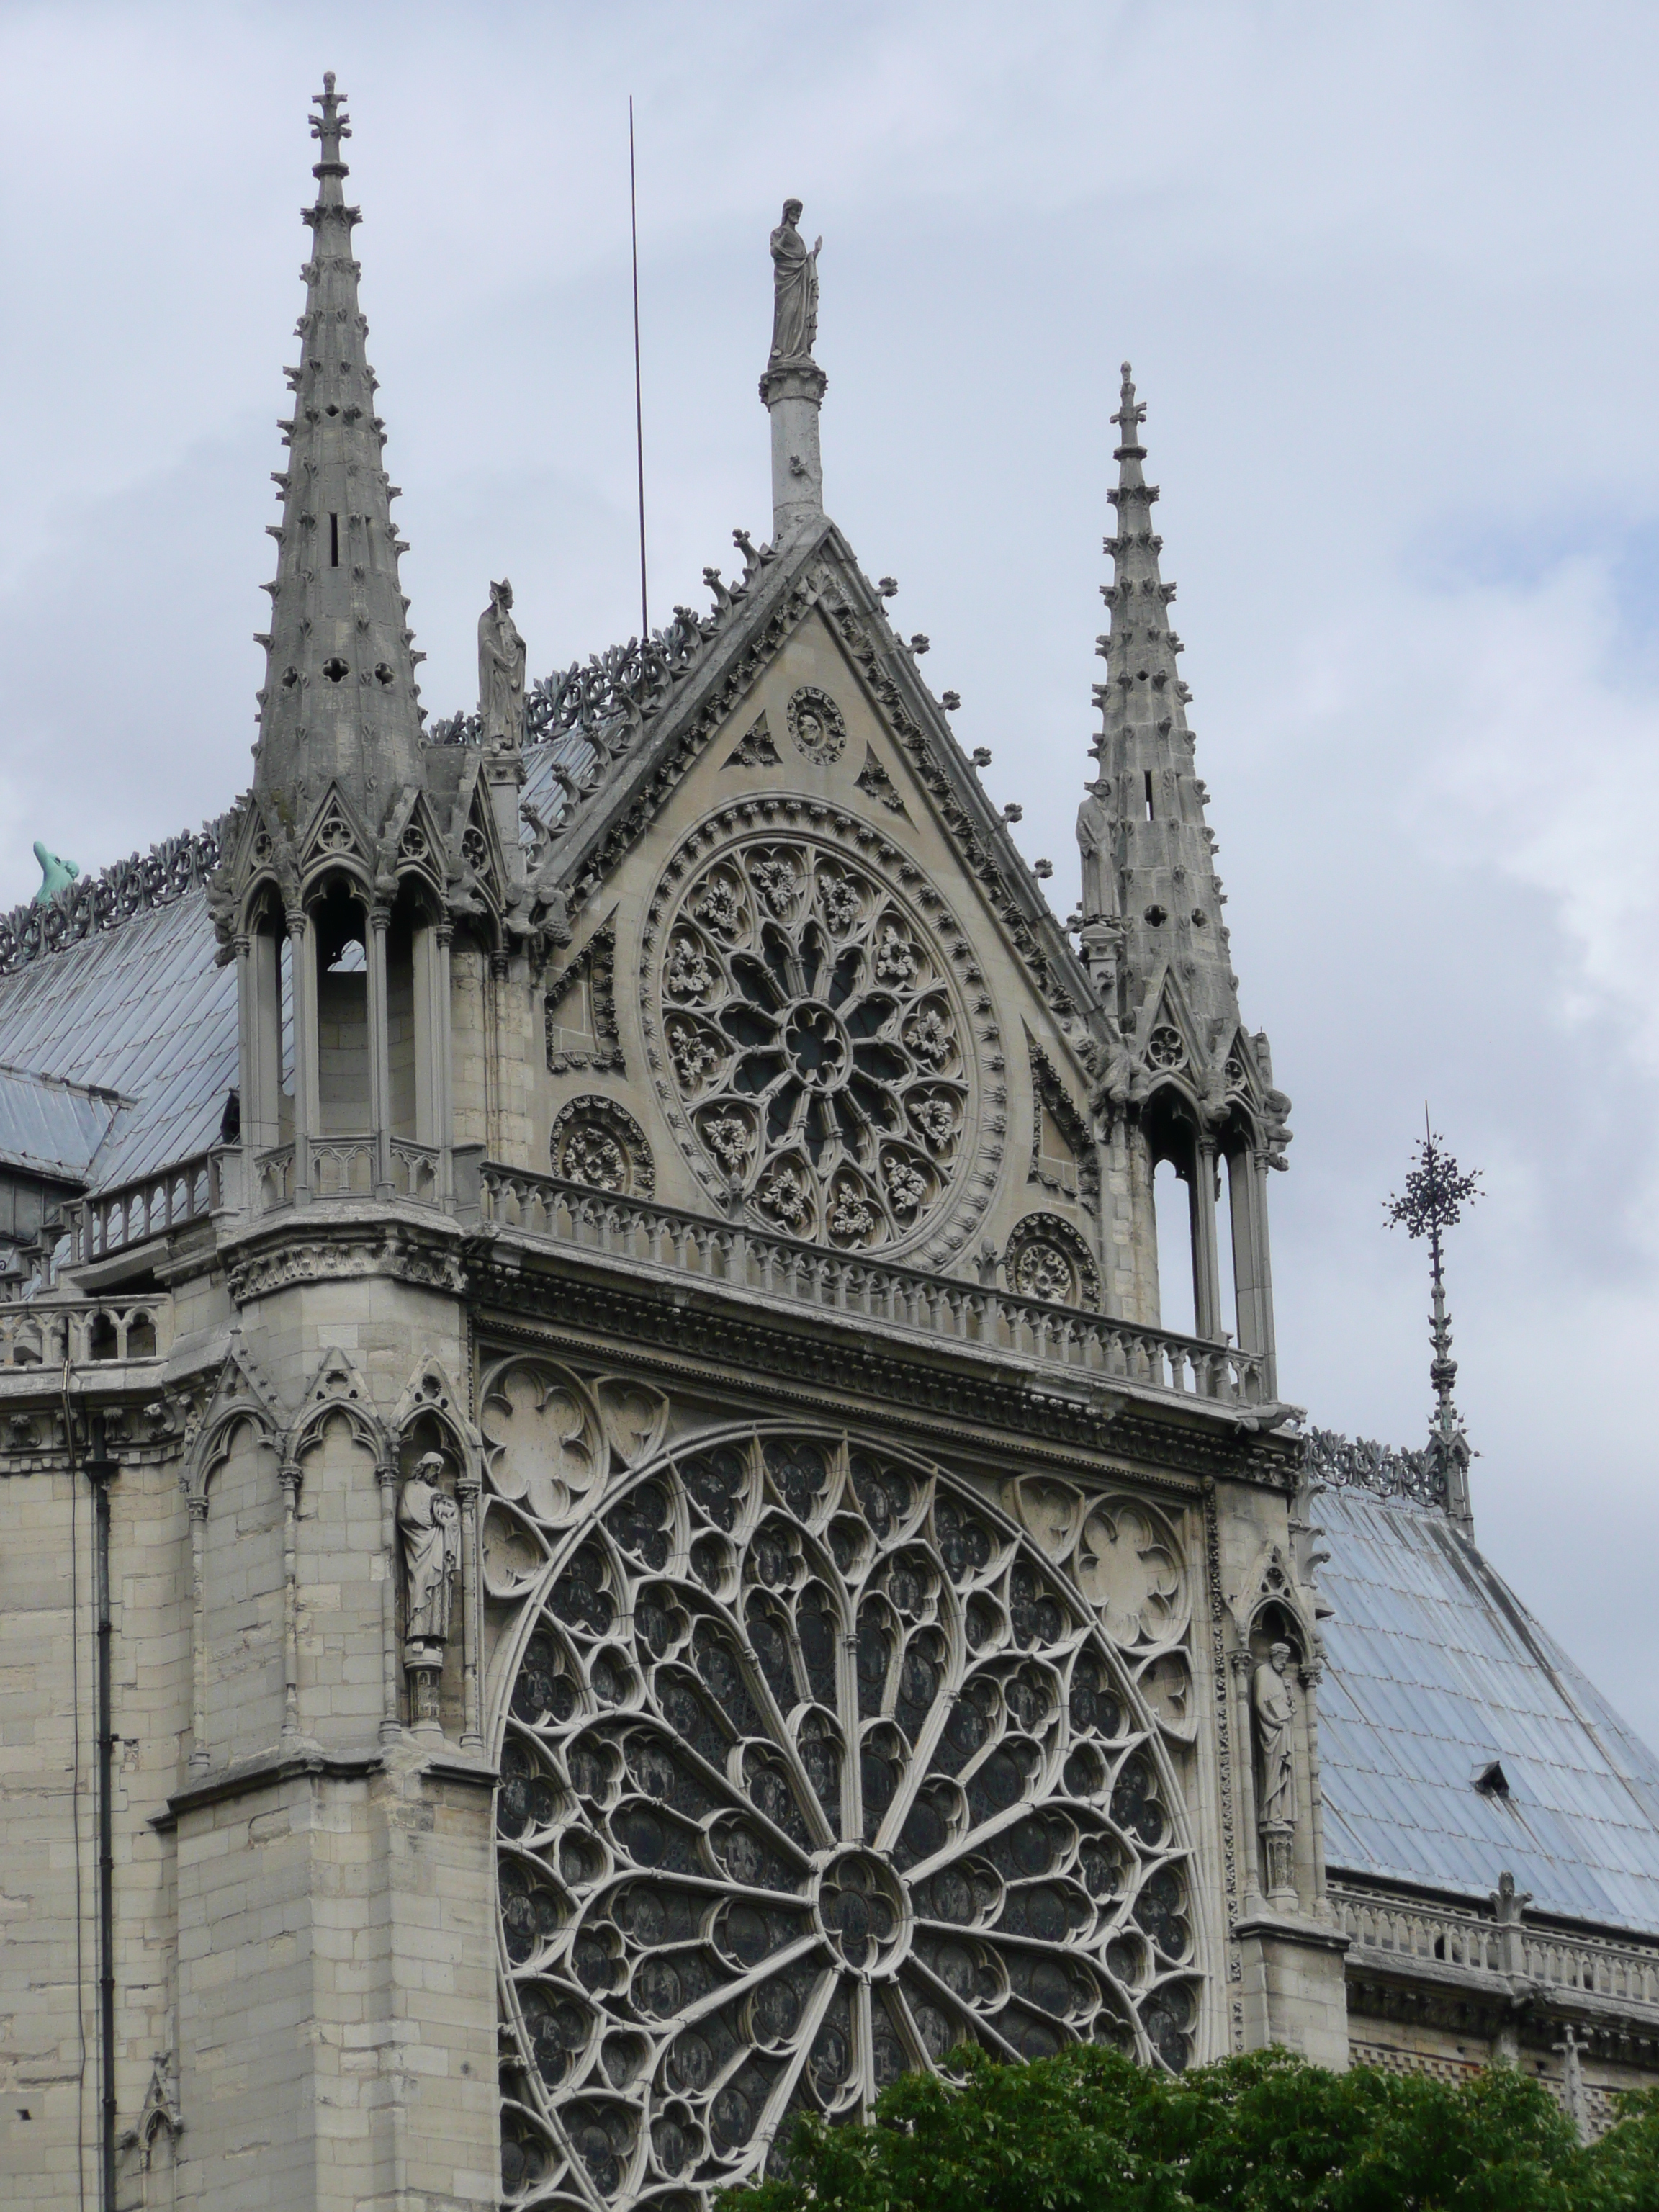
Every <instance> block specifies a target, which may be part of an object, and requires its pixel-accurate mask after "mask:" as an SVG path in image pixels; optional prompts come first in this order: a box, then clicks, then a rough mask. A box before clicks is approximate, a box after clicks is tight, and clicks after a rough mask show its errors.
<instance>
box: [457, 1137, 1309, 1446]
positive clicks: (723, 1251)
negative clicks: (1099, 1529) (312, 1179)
mask: <svg viewBox="0 0 1659 2212" xmlns="http://www.w3.org/2000/svg"><path fill="white" fill-rule="evenodd" d="M478 1182H479V1191H478V1211H479V1215H480V1218H481V1219H483V1221H485V1222H489V1223H494V1224H495V1225H497V1226H498V1227H501V1228H504V1229H514V1230H518V1231H521V1232H522V1233H524V1234H526V1235H527V1236H530V1237H536V1238H538V1239H544V1240H545V1241H546V1242H547V1243H550V1244H554V1245H557V1246H560V1247H562V1248H563V1249H574V1250H577V1251H580V1252H581V1253H583V1254H584V1255H591V1256H593V1257H596V1258H600V1259H615V1260H618V1261H624V1262H626V1263H627V1264H628V1265H629V1267H630V1268H631V1269H635V1270H637V1269H641V1268H642V1269H648V1270H650V1271H653V1272H655V1273H661V1274H664V1275H667V1276H671V1277H674V1278H676V1279H690V1280H691V1281H694V1282H695V1281H702V1282H706V1283H710V1284H720V1285H730V1286H733V1287H736V1288H738V1289H742V1290H745V1291H752V1292H755V1293H757V1294H758V1295H759V1296H761V1297H764V1298H766V1299H767V1300H769V1301H771V1302H774V1303H777V1304H786V1305H791V1306H805V1307H811V1308H813V1309H815V1310H819V1311H828V1312H832V1313H836V1314H842V1315H845V1316H848V1317H851V1318H856V1319H858V1320H860V1321H869V1322H878V1323H880V1324H881V1325H882V1326H883V1328H885V1329H894V1330H898V1331H902V1332H904V1333H906V1334H912V1333H913V1334H916V1335H918V1336H921V1337H926V1338H928V1339H930V1340H933V1341H935V1342H937V1341H939V1340H944V1341H945V1342H948V1343H954V1344H960V1345H964V1346H975V1347H977V1348H980V1349H984V1350H991V1351H998V1352H1012V1353H1016V1354H1018V1355H1021V1356H1024V1357H1025V1358H1032V1359H1036V1360H1039V1361H1042V1363H1043V1364H1052V1365H1054V1366H1058V1367H1061V1368H1064V1369H1066V1370H1068V1371H1069V1372H1070V1373H1072V1374H1073V1375H1076V1376H1079V1377H1087V1378H1088V1379H1090V1380H1091V1381H1097V1382H1099V1383H1103V1384H1105V1385H1112V1384H1122V1385H1126V1386H1127V1387H1129V1388H1132V1389H1148V1390H1159V1391H1164V1392H1168V1393H1170V1394H1172V1395H1177V1396H1182V1397H1188V1398H1197V1399H1200V1400H1204V1401H1209V1402H1212V1403H1217V1404H1220V1405H1225V1406H1237V1407H1248V1406H1255V1405H1260V1404H1261V1403H1262V1402H1263V1401H1264V1400H1265V1399H1266V1398H1267V1390H1266V1387H1265V1383H1264V1377H1263V1362H1262V1361H1261V1358H1259V1357H1258V1356H1257V1355H1255V1354H1254V1353H1251V1352H1241V1351H1239V1350H1238V1349H1237V1347H1236V1346H1232V1345H1224V1344H1210V1343H1206V1342H1204V1341H1202V1340H1199V1339H1197V1338H1194V1337H1184V1336H1176V1335H1173V1334H1170V1333H1169V1332H1168V1331H1166V1330H1164V1329H1155V1328H1137V1327H1134V1326H1133V1325H1132V1324H1131V1323H1129V1322H1120V1321H1112V1320H1109V1319H1107V1318H1106V1317H1105V1316H1103V1315H1100V1314H1093V1313H1085V1312H1082V1311H1080V1310H1078V1309H1076V1308H1073V1307H1070V1306H1057V1305H1048V1304H1044V1303H1043V1302H1042V1301H1041V1300H1040V1299H1036V1298H1023V1297H1016V1296H1014V1295H1012V1293H1011V1292H1008V1291H1002V1290H999V1289H997V1288H996V1287H995V1286H994V1285H987V1284H976V1283H963V1282H959V1281H955V1280H952V1279H951V1278H949V1277H947V1276H943V1275H931V1274H926V1273H922V1272H921V1271H920V1270H919V1269H916V1268H912V1267H898V1266H895V1265H894V1264H893V1263H892V1262H890V1261H881V1260H879V1259H876V1258H866V1257H864V1256H862V1255H858V1254H848V1253H841V1252H834V1251H827V1250H825V1249H823V1247H822V1246H819V1245H815V1244H804V1243H796V1242H795V1241H794V1240H793V1238H790V1237H777V1236H773V1235H770V1234H769V1233H767V1232H764V1231H758V1230H755V1229H751V1228H748V1227H746V1226H744V1225H739V1224H736V1223H732V1222H720V1221H709V1220H705V1219H702V1218H700V1217H698V1216H697V1215H696V1214H691V1213H682V1212H678V1211H677V1210H676V1209H675V1208H673V1207H671V1206H656V1205H652V1204H648V1203H646V1202H644V1201H642V1200H638V1199H629V1198H616V1197H612V1196H611V1195H610V1194H608V1193H605V1192H603V1191H597V1190H592V1189H589V1188H586V1187H585V1186H583V1185H581V1184H578V1183H567V1182H560V1181H558V1180H557V1179H556V1177H554V1176H541V1175H531V1174H528V1173H526V1172H524V1171H522V1170H519V1169H516V1168H506V1167H501V1166H500V1165H498V1164H495V1163H494V1162H491V1161H484V1162H483V1163H481V1164H480V1166H479V1170H478Z"/></svg>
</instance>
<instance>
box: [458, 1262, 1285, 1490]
mask: <svg viewBox="0 0 1659 2212" xmlns="http://www.w3.org/2000/svg"><path fill="white" fill-rule="evenodd" d="M514 1256H515V1257H516V1256H517V1255H514ZM469 1260H470V1267H471V1304H472V1306H473V1308H474V1311H475V1314H476V1315H477V1320H478V1325H479V1328H480V1329H481V1330H482V1331H486V1332H488V1333H489V1334H492V1335H495V1334H507V1335H510V1336H513V1337H514V1338H515V1339H516V1338H518V1337H519V1336H520V1334H521V1333H522V1334H524V1335H525V1336H526V1337H527V1339H528V1340H531V1341H534V1342H538V1343H542V1344H557V1345H559V1346H561V1347H562V1348H563V1349H565V1350H567V1351H568V1352H573V1353H576V1354H579V1355H581V1356H586V1357H587V1358H596V1357H597V1358H603V1359H605V1360H606V1361H608V1362H610V1363H611V1364H615V1363H616V1362H617V1359H618V1358H626V1359H627V1360H628V1361H629V1363H630V1364H641V1365H648V1366H650V1367H651V1368H652V1369H653V1370H655V1371H658V1372H664V1371H671V1372H672V1374H673V1375H674V1376H675V1377H676V1379H678V1380H680V1381H681V1383H682V1387H684V1382H685V1381H686V1380H688V1379H689V1380H690V1381H691V1382H692V1383H697V1384H700V1385H701V1386H702V1388H704V1389H706V1388H708V1385H709V1383H711V1382H717V1383H719V1384H720V1386H721V1387H723V1388H726V1389H731V1390H732V1391H734V1392H737V1393H738V1394H740V1395H744V1396H746V1397H747V1398H749V1399H750V1401H755V1400H761V1401H765V1400H770V1401H773V1402H780V1403H785V1404H787V1405H789V1406H792V1407H803V1406H806V1405H812V1406H814V1407H820V1408H821V1409H822V1410H824V1411H827V1412H829V1413H831V1414H832V1415H833V1414H834V1413H836V1410H837V1409H839V1410H840V1411H842V1413H844V1412H845V1409H846V1407H847V1402H848V1398H849V1397H851V1396H856V1397H858V1398H860V1399H862V1400H863V1401H865V1402H866V1404H867V1405H869V1406H871V1407H873V1408H875V1409H878V1411H879V1413H880V1414H881V1416H882V1418H884V1419H887V1420H889V1421H892V1422H894V1423H895V1425H896V1426H897V1427H899V1428H900V1429H902V1430H908V1431H911V1432H913V1433H920V1434H921V1435H923V1436H927V1437H939V1436H941V1435H943V1434H944V1433H945V1432H946V1431H950V1432H951V1434H952V1436H953V1437H954V1438H955V1439H956V1440H957V1441H959V1442H966V1441H969V1439H970V1438H971V1437H973V1436H974V1435H975V1432H980V1431H986V1430H990V1431H1001V1432H1002V1433H1003V1434H1004V1435H1005V1436H1006V1437H1009V1438H1010V1439H1012V1440H1015V1441H1016V1442H1018V1443H1026V1444H1029V1443H1030V1442H1031V1441H1033V1440H1036V1439H1040V1440H1041V1441H1042V1443H1044V1444H1045V1445H1048V1446H1050V1447H1059V1448H1060V1449H1061V1450H1062V1451H1063V1452H1065V1451H1069V1452H1071V1453H1075V1454H1078V1455H1081V1456H1080V1457H1079V1460H1078V1462H1077V1463H1078V1464H1079V1465H1080V1466H1082V1467H1085V1468H1090V1469H1095V1470H1098V1468H1099V1466H1100V1457H1099V1455H1103V1454H1105V1455H1109V1458H1110V1462H1111V1463H1112V1467H1113V1468H1114V1469H1115V1470H1116V1471H1119V1472H1130V1471H1133V1472H1135V1473H1137V1474H1153V1475H1156V1474H1159V1473H1162V1474H1164V1477H1165V1479H1170V1478H1173V1479H1174V1480H1173V1481H1172V1486H1173V1487H1176V1488H1177V1489H1179V1490H1180V1491H1182V1492H1183V1493H1185V1494H1190V1493H1191V1492H1192V1491H1193V1490H1194V1487H1195V1485H1196V1482H1197V1480H1199V1479H1200V1478H1204V1477H1208V1478H1211V1479H1213V1480H1230V1481H1242V1482H1248V1483H1252V1484H1255V1485H1258V1486H1267V1487H1272V1488H1275V1489H1282V1490H1290V1489H1291V1488H1293V1487H1294V1485H1295V1481H1296V1468H1297V1459H1298V1455H1299V1443H1298V1442H1297V1439H1295V1438H1288V1439H1285V1440H1284V1441H1282V1442H1281V1441H1280V1440H1279V1439H1276V1438H1272V1437H1261V1436H1249V1435H1244V1434H1240V1433H1238V1432H1237V1431H1235V1429H1234V1428H1233V1426H1232V1425H1231V1423H1230V1422H1229V1421H1228V1420H1227V1419H1225V1416H1222V1415H1218V1414H1217V1413H1204V1412H1200V1409H1199V1408H1197V1407H1194V1409H1193V1411H1192V1412H1191V1413H1188V1412H1187V1411H1186V1409H1184V1408H1176V1407H1170V1408H1169V1409H1167V1410H1166V1409H1165V1408H1164V1407H1161V1406H1155V1405H1152V1404H1149V1403H1146V1402H1144V1401H1137V1400H1134V1399H1132V1398H1130V1397H1129V1396H1128V1395H1127V1394H1122V1393H1120V1392H1117V1391H1115V1390H1113V1389H1109V1388H1105V1389H1103V1388H1101V1387H1100V1386H1098V1385H1095V1384H1093V1383H1086V1384H1085V1383H1084V1382H1083V1381H1082V1379H1081V1378H1079V1377H1073V1376H1067V1375H1066V1374H1065V1373H1064V1372H1063V1371H1056V1373H1055V1374H1054V1376H1053V1377H1052V1378H1050V1377H1048V1376H1044V1375H1043V1374H1042V1372H1041V1371H1040V1370H1028V1369H1026V1368H1024V1367H1023V1366H1022V1365H1020V1364H1017V1363H1015V1362H1013V1361H1000V1360H998V1359H996V1358H994V1357H990V1356H981V1357H980V1358H969V1357H964V1356H963V1353H962V1352H960V1351H958V1350H957V1349H956V1348H954V1347H949V1346H939V1347H937V1348H934V1347H931V1346H930V1347H927V1348H926V1349H925V1350H924V1349H921V1348H918V1349H916V1350H914V1351H913V1350H912V1348H911V1347H910V1346H908V1345H900V1344H899V1343H898V1341H897V1340H896V1339H893V1338H888V1339H886V1340H884V1337H883V1332H882V1330H881V1328H880V1327H879V1324H877V1323H871V1322H866V1323H864V1324H862V1325H859V1324H856V1323H853V1324H837V1325H835V1326H833V1327H825V1326H824V1325H823V1324H824V1322H826V1321H828V1320H829V1318H830V1317H829V1316H821V1315H814V1316H810V1317H805V1325H804V1326H802V1327H801V1328H787V1327H786V1326H783V1325H781V1317H778V1318H767V1317H763V1315H762V1313H761V1312H760V1311H758V1310H753V1311H751V1310H749V1308H748V1307H747V1306H746V1305H741V1304H738V1302H737V1301H736V1300H735V1299H732V1298H727V1297H720V1292H719V1290H718V1287H717V1286H713V1285H711V1286H710V1288H709V1289H708V1291H704V1290H702V1289H698V1290H697V1291H691V1290H690V1289H689V1288H688V1289H684V1290H683V1289H681V1288H680V1286H678V1285H672V1286H666V1285H664V1286H659V1285H656V1284H654V1283H652V1284H646V1283H641V1284H639V1285H631V1284H629V1283H627V1282H625V1281H617V1280H614V1279H613V1280H595V1279H592V1276H591V1275H587V1274H586V1271H584V1275H585V1279H583V1281H582V1285H581V1295H580V1302H576V1301H573V1299H572V1297H571V1296H570V1289H571V1285H570V1279H569V1275H568V1274H567V1273H565V1271H563V1270H562V1269H561V1270H559V1271H558V1272H554V1271H553V1270H552V1269H546V1270H543V1269H537V1268H530V1267H523V1266H513V1265H511V1264H510V1263H509V1264H506V1265H504V1264H502V1262H501V1260H500V1259H498V1258H497V1257H496V1256H495V1254H494V1253H493V1251H492V1250H491V1249H490V1247H489V1245H488V1244H484V1243H483V1241H482V1240H480V1242H479V1243H478V1244H477V1245H475V1246H474V1247H473V1248H472V1249H471V1253H470V1254H469ZM573 1314H575V1315H579V1316H580V1318H579V1319H574V1320H573ZM532 1323H534V1324H536V1326H534V1327H533V1328H532V1327H531V1326H530V1324H532ZM978 1440H979V1441H980V1442H981V1443H982V1442H983V1437H982V1436H981V1437H979V1438H978ZM1051 1455H1052V1454H1051Z"/></svg>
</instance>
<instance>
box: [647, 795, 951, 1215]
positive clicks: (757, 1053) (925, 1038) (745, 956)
mask: <svg viewBox="0 0 1659 2212" xmlns="http://www.w3.org/2000/svg"><path fill="white" fill-rule="evenodd" d="M660 1003H661V1017H662V1031H661V1034H662V1040H663V1058H664V1060H665V1065H666V1068H667V1071H668V1075H669V1078H670V1079H671V1085H672V1097H673V1099H674V1101H675V1102H676V1103H678V1106H679V1107H680V1108H681V1109H683V1111H684V1114H685V1115H686V1116H687V1118H688V1119H689V1121H690V1128H691V1132H692V1134H693V1137H694V1139H695V1141H696V1146H697V1148H698V1150H699V1152H701V1155H702V1158H703V1159H704V1161H706V1162H707V1163H708V1166H709V1167H710V1168H711V1169H712V1170H713V1172H714V1176H715V1178H716V1180H717V1183H718V1185H719V1187H720V1188H723V1189H725V1190H727V1191H735V1192H737V1193H738V1194H740V1195H741V1196H742V1197H743V1198H744V1199H745V1200H747V1201H748V1204H749V1206H750V1207H751V1208H752V1210H753V1212H754V1213H755V1214H756V1215H757V1217H758V1218H760V1219H761V1220H763V1221H764V1222H765V1223H766V1224H767V1225H769V1227H771V1228H773V1229H775V1230H778V1231H781V1232H782V1233H783V1234H785V1235H787V1236H790V1237H806V1238H810V1239H813V1240H822V1241H825V1242H828V1243H831V1244H834V1245H837V1246H839V1247H841V1248H842V1249H849V1250H854V1249H863V1248H866V1247H869V1246H873V1245H879V1244H891V1243H897V1242H900V1241H902V1240H905V1239H908V1238H909V1237H912V1236H914V1235H915V1233H916V1232H918V1231H920V1230H921V1227H922V1225H923V1224H924V1223H925V1222H926V1221H927V1219H928V1218H929V1217H930V1216H931V1215H932V1214H933V1212H935V1210H936V1209H937V1208H938V1206H939V1201H940V1200H941V1199H942V1198H943V1197H944V1196H945V1192H946V1191H947V1189H948V1188H949V1187H950V1185H951V1182H952V1181H953V1180H954V1178H955V1176H956V1173H957V1167H958V1165H959V1164H960V1163H961V1162H963V1160H964V1158H965V1157H966V1153H967V1150H968V1146H967V1144H966V1141H965V1139H966V1132H967V1127H968V1120H969V1109H970V1103H971V1096H972V1093H971V1080H970V1073H969V1061H970V1053H971V1041H970V1038H969V1031H968V1028H967V1022H966V1017H965V1015H964V1013H963V1009H962V1006H961V1005H960V1003H959V1000H958V998H957V993H956V990H955V987H954V986H953V984H952V983H951V980H950V978H949V976H948V975H947V974H946V972H945V963H944V961H943V960H942V959H941V958H940V957H939V953H938V952H937V951H936V949H935V947H934V945H933V939H932V938H931V936H930V935H929V933H927V931H926V930H925V929H924V927H923V926H922V924H921V921H920V919H919V918H918V916H916V915H915V914H913V913H911V912H910V911H909V909H908V906H907V905H906V904H905V903H904V902H902V900H901V899H900V897H899V896H898V894H897V893H896V892H895V891H893V890H890V889H889V888H888V887H887V886H886V885H884V884H882V883H881V882H880V881H879V880H878V878H877V877H876V876H875V875H874V874H873V873H872V872H870V871H869V870H867V869H866V868H865V867H864V866H860V865H859V864H857V863H855V862H854V861H851V860H848V859H846V858H844V857H843V856H842V855H841V854H838V853H834V852H831V851H829V850H827V849H825V848H822V847H820V846H818V845H817V844H815V843H813V842H810V841H808V840H806V839H799V840H795V839H790V840H784V841H764V842H761V841H757V842H753V843H750V844H747V845H744V846H740V847H738V848H736V849H732V850H728V851H727V852H726V853H725V854H721V855H720V857H719V858H718V859H716V860H714V861H713V862H712V863H709V864H707V865H705V866H704V867H703V868H702V871H701V872H698V873H696V874H695V875H694V876H693V878H692V880H691V882H690V885H689V887H688V888H687V890H685V891H684V894H683V895H682V896H681V897H680V899H679V901H678V907H677V908H676V910H675V912H674V914H673V915H672V918H671V921H670V923H669V926H668V928H667V932H666V937H665V951H664V954H663V961H662V972H661V977H660Z"/></svg>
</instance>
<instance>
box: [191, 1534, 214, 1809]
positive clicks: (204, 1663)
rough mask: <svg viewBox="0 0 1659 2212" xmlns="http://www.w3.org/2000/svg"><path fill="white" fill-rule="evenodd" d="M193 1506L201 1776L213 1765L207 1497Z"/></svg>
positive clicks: (194, 1722) (194, 1671)
mask: <svg viewBox="0 0 1659 2212" xmlns="http://www.w3.org/2000/svg"><path fill="white" fill-rule="evenodd" d="M189 1507H190V1765H191V1771H192V1772H193V1773H199V1772H201V1771H203V1770H204V1768H206V1767H207V1766H208V1765H210V1764H211V1755H210V1752H209V1749H208V1740H207V1667H208V1653H207V1562H206V1556H205V1555H206V1552H207V1516H208V1502H207V1499H206V1498H191V1499H190V1501H189Z"/></svg>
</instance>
